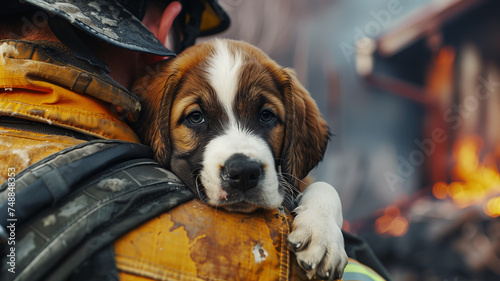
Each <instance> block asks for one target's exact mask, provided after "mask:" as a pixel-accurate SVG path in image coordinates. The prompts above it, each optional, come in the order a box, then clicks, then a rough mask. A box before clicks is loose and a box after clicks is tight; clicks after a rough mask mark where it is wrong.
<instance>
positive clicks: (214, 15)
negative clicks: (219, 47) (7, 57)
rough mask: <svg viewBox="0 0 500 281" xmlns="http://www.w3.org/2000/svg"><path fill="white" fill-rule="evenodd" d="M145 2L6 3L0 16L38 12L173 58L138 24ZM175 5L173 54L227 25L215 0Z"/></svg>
mask: <svg viewBox="0 0 500 281" xmlns="http://www.w3.org/2000/svg"><path fill="white" fill-rule="evenodd" d="M148 1H149V0H22V1H19V0H8V1H6V2H7V3H3V4H2V6H3V5H6V6H4V8H2V10H3V11H2V12H1V13H0V14H3V15H5V14H8V13H10V14H12V13H17V12H25V11H29V10H33V9H40V10H43V11H46V12H47V13H49V14H51V15H55V16H57V17H58V18H60V19H63V20H64V21H65V22H66V23H69V24H71V25H72V26H74V27H77V28H79V29H81V30H83V31H85V32H86V33H88V34H90V35H91V36H95V37H97V38H99V39H101V40H103V41H105V42H108V43H110V44H113V45H116V46H119V47H122V48H125V49H129V50H134V51H139V52H145V53H150V54H155V55H159V56H172V55H175V53H174V52H172V51H170V50H168V49H167V48H166V47H165V46H164V45H163V44H162V43H161V42H160V41H158V39H156V38H155V37H154V35H153V34H152V33H151V32H150V31H149V30H148V29H147V28H146V27H145V26H144V25H143V24H142V23H141V20H142V19H143V17H144V13H145V10H146V4H147V2H148ZM165 2H171V1H168V0H165ZM178 2H180V3H181V4H182V6H183V9H182V12H181V14H180V15H179V16H178V17H177V19H176V22H175V27H174V30H175V32H176V33H177V34H176V36H175V37H177V38H175V39H174V42H175V41H176V42H175V43H176V44H177V46H175V51H177V52H179V51H182V50H183V49H185V48H186V47H189V46H190V45H193V44H194V40H195V39H196V37H199V36H208V35H213V34H216V33H219V32H222V31H224V30H225V29H227V27H228V26H229V17H228V15H227V14H226V12H225V11H224V10H223V9H222V7H221V6H220V5H219V4H218V3H217V1H216V0H178ZM25 3H26V4H30V5H26V4H25ZM56 35H57V33H56ZM58 37H59V36H58Z"/></svg>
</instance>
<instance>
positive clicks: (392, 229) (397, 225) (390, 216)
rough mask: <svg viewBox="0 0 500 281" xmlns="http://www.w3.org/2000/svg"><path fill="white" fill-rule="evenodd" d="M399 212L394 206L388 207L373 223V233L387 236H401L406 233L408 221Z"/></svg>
mask: <svg viewBox="0 0 500 281" xmlns="http://www.w3.org/2000/svg"><path fill="white" fill-rule="evenodd" d="M400 214H401V211H400V210H399V208H398V207H396V206H389V207H387V208H386V209H385V214H384V215H383V216H381V217H379V218H378V219H377V220H376V221H375V231H376V232H377V233H378V234H388V235H391V236H403V235H405V234H406V232H407V231H408V226H409V223H408V220H407V219H406V218H404V217H402V216H401V215H400Z"/></svg>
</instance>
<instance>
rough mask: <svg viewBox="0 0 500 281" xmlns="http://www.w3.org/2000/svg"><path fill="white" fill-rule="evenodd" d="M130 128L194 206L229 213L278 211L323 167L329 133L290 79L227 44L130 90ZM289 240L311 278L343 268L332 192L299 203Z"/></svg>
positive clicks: (198, 52) (186, 55)
mask: <svg viewBox="0 0 500 281" xmlns="http://www.w3.org/2000/svg"><path fill="white" fill-rule="evenodd" d="M133 90H134V92H135V93H137V94H138V95H139V96H140V97H141V99H142V101H143V103H142V104H143V109H142V115H141V117H140V119H139V120H138V122H137V123H136V124H135V125H136V130H137V132H138V133H139V135H140V136H141V137H142V138H143V141H144V143H145V144H147V145H150V146H151V147H152V148H153V150H154V151H155V156H156V159H157V161H158V162H159V163H160V164H162V165H163V166H164V167H165V168H167V169H170V170H171V171H172V172H174V173H175V174H176V175H177V176H178V177H179V178H180V179H181V180H182V181H183V182H184V183H185V184H186V185H187V186H188V187H189V188H190V189H191V190H192V191H193V192H194V193H196V194H198V195H199V197H200V199H201V200H202V201H203V202H205V203H207V204H209V205H212V206H220V207H223V208H224V209H226V210H229V211H237V212H246V213H248V212H252V211H254V210H256V209H257V208H266V209H273V208H277V207H279V206H281V204H282V203H283V200H284V197H285V194H287V193H288V194H291V193H294V192H295V190H297V189H295V188H294V187H295V186H297V184H298V182H299V180H300V179H303V178H305V177H306V176H307V174H308V173H309V171H310V170H311V169H313V168H314V167H315V166H316V165H317V164H318V162H319V161H320V160H321V159H322V157H323V154H324V152H325V150H326V145H327V142H328V140H329V132H328V126H327V124H326V122H325V120H324V119H323V118H322V117H321V115H320V113H319V111H318V108H317V106H316V104H315V102H314V101H313V100H312V99H311V97H310V95H309V93H308V92H307V91H306V90H305V89H304V87H303V86H302V85H300V83H299V82H298V81H297V79H296V77H295V75H294V73H293V71H291V70H290V69H286V68H283V67H280V66H279V65H277V64H276V63H275V62H274V61H272V60H271V59H270V58H269V57H267V56H266V55H265V54H264V53H262V52H261V51H260V50H259V49H257V48H256V47H253V46H251V45H249V44H247V43H243V42H239V41H231V40H213V41H210V42H206V43H202V44H199V45H195V46H193V47H191V48H189V49H187V50H186V51H184V52H183V53H182V54H180V55H179V56H178V57H177V58H174V59H169V60H166V61H163V62H160V63H159V64H157V65H156V66H153V68H150V71H149V73H148V72H147V73H146V74H145V75H144V76H142V77H141V78H140V79H139V80H137V81H136V83H135V84H134V87H133ZM298 199H299V207H298V208H297V209H296V211H295V212H296V213H297V216H296V217H295V219H294V223H293V231H292V233H291V234H290V235H289V237H288V240H289V243H290V246H291V248H292V249H293V250H294V251H295V252H296V253H297V259H298V261H299V263H300V265H301V266H302V267H303V268H304V269H305V270H306V271H307V272H308V276H309V277H312V276H314V275H317V276H318V277H320V278H324V279H331V278H338V277H339V276H341V275H342V272H343V270H344V267H345V265H346V263H347V256H346V254H345V251H344V242H343V238H342V234H341V231H340V228H341V225H342V213H341V205H340V199H339V197H338V194H337V192H336V191H335V189H334V188H333V187H332V186H330V185H328V184H326V183H314V184H312V185H310V186H309V187H307V188H306V189H305V191H304V192H303V193H302V194H301V195H299V198H298Z"/></svg>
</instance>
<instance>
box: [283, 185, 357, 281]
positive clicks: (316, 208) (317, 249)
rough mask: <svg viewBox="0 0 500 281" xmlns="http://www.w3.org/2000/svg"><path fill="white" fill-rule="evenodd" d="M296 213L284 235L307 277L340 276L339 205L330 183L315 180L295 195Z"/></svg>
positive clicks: (342, 263) (343, 254) (342, 256)
mask: <svg viewBox="0 0 500 281" xmlns="http://www.w3.org/2000/svg"><path fill="white" fill-rule="evenodd" d="M298 200H299V207H298V208H297V209H296V210H295V213H296V214H297V216H296V217H295V219H294V221H293V226H292V227H293V230H292V233H290V235H289V236H288V242H289V246H290V248H291V249H292V250H293V251H295V253H296V255H297V261H298V263H299V265H300V266H301V267H302V268H303V269H304V270H305V271H306V272H307V277H308V278H309V279H310V278H312V277H314V276H315V275H316V276H317V277H318V278H321V279H327V280H333V279H340V278H341V276H342V274H343V272H344V268H345V266H346V265H347V255H346V252H345V250H344V238H343V237H342V232H341V228H342V207H341V204H340V198H339V195H338V194H337V191H336V190H335V188H333V186H331V185H329V184H327V183H324V182H316V183H313V184H311V185H310V186H308V187H307V188H306V190H305V191H304V192H303V193H302V194H300V195H299V197H298Z"/></svg>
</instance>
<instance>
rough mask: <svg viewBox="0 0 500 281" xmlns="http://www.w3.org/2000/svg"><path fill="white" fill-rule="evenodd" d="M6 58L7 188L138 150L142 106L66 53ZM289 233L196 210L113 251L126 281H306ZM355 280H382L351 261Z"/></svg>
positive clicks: (1, 85) (2, 147)
mask: <svg viewBox="0 0 500 281" xmlns="http://www.w3.org/2000/svg"><path fill="white" fill-rule="evenodd" d="M0 55H1V57H0V182H4V181H6V180H7V177H8V172H7V171H9V169H12V168H13V169H15V171H16V173H19V172H20V171H21V170H23V169H25V168H26V167H28V166H29V165H31V164H33V163H35V162H37V161H39V160H41V159H43V158H44V157H46V156H48V155H50V154H52V153H55V152H58V151H60V150H62V149H64V148H67V147H70V146H73V145H76V144H79V143H81V142H84V141H86V140H87V139H91V138H104V139H118V140H124V141H129V142H139V139H138V137H137V136H136V135H135V133H134V132H133V131H132V129H131V128H130V127H129V126H128V125H127V124H126V122H124V121H123V120H122V119H123V117H129V118H130V119H134V118H135V117H137V114H138V112H139V110H140V104H139V102H138V100H137V98H136V97H135V96H133V95H132V94H130V93H129V92H128V91H127V90H126V89H124V88H123V87H122V86H120V85H118V84H117V83H116V82H114V81H113V80H111V79H109V78H106V77H107V76H106V75H97V74H95V73H98V70H96V69H93V68H92V67H90V66H87V65H84V64H82V63H81V62H78V61H76V60H74V59H73V58H72V54H71V51H69V50H68V49H66V48H65V47H64V46H62V45H59V44H56V43H48V42H30V41H15V40H4V41H0ZM16 120H17V121H20V120H27V121H26V122H28V123H29V121H34V122H38V123H36V124H38V125H34V126H30V124H28V126H27V127H26V128H28V129H24V128H25V127H23V126H24V125H26V124H22V125H23V126H21V125H20V126H17V125H16V124H18V123H17V122H16ZM21 123H22V122H21ZM44 124H45V125H44ZM44 126H45V127H47V126H48V127H50V128H61V130H63V131H62V132H63V133H54V131H51V132H50V133H47V132H46V131H45V129H44ZM34 127H35V128H38V127H40V128H41V129H39V130H33V128H34ZM49 131H50V130H49ZM68 132H69V133H68ZM71 132H74V133H71ZM82 135H83V136H85V137H81V136H82ZM79 136H80V137H79ZM290 228H291V217H290V215H289V214H287V213H284V212H283V211H279V210H275V211H265V212H264V211H263V212H260V213H257V214H251V215H248V214H236V213H227V212H224V211H222V210H217V209H214V208H211V207H208V206H206V205H204V204H202V203H200V202H198V201H190V202H188V203H185V204H183V205H181V206H178V207H176V208H175V209H173V210H172V211H170V212H168V213H165V214H163V215H160V216H158V217H156V218H154V219H152V220H150V221H149V222H147V223H145V224H143V225H142V226H140V227H138V228H136V229H135V230H133V231H131V232H129V233H128V234H126V235H124V236H123V237H122V238H120V239H118V240H117V241H115V243H114V246H115V247H114V248H115V259H116V265H117V267H118V270H119V277H120V280H122V281H125V280H134V281H145V280H306V279H307V278H306V277H305V274H304V272H303V271H302V270H301V269H300V268H299V266H298V265H297V263H296V262H295V260H294V255H293V254H292V253H291V252H290V251H289V250H288V249H287V243H286V236H287V235H288V233H289V232H290V230H291V229H290ZM350 268H351V269H352V270H351V269H350ZM351 273H353V274H359V275H356V276H355V278H356V279H349V280H384V279H383V278H381V277H380V276H379V275H378V274H377V273H375V272H374V271H372V270H370V269H369V268H367V267H365V266H363V265H361V264H359V263H357V262H355V261H354V260H350V262H349V265H348V267H347V268H346V274H351ZM346 280H348V279H346Z"/></svg>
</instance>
